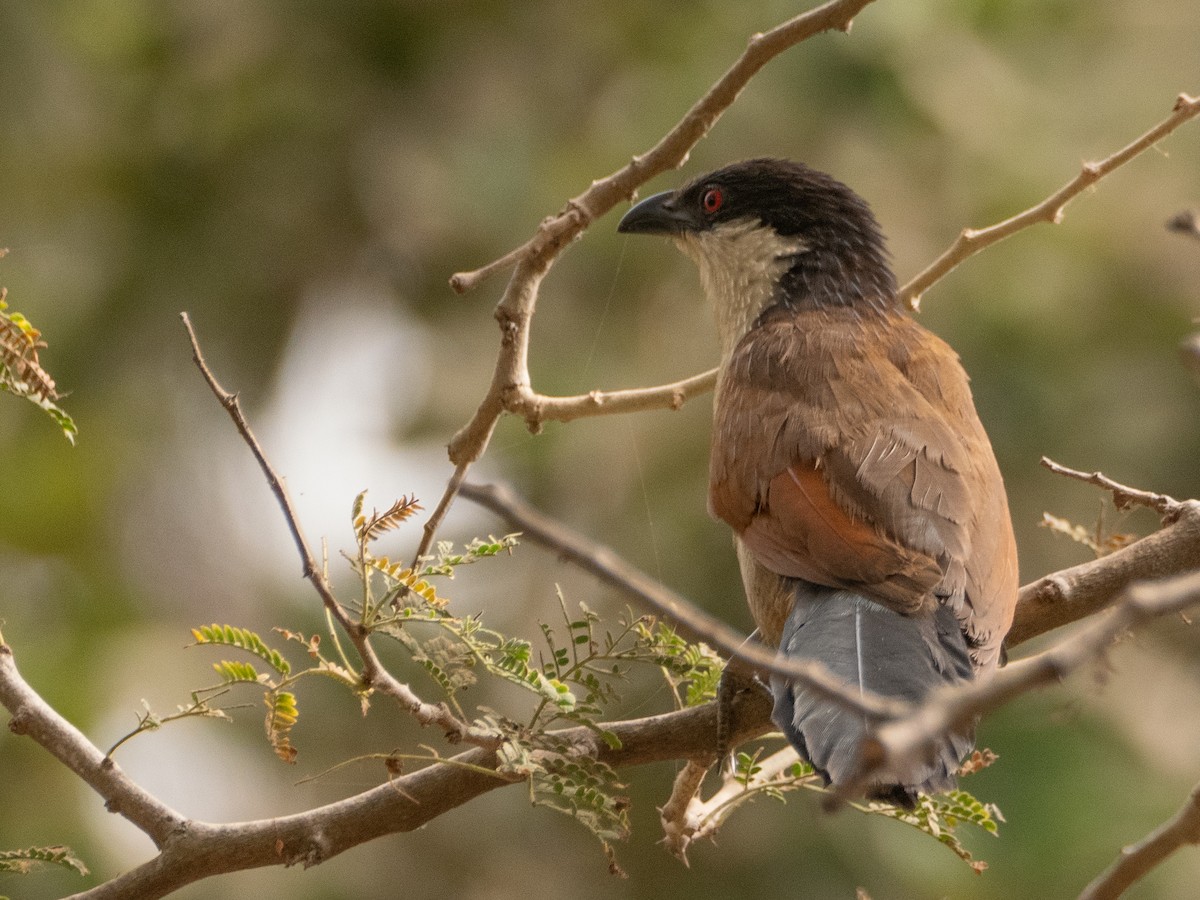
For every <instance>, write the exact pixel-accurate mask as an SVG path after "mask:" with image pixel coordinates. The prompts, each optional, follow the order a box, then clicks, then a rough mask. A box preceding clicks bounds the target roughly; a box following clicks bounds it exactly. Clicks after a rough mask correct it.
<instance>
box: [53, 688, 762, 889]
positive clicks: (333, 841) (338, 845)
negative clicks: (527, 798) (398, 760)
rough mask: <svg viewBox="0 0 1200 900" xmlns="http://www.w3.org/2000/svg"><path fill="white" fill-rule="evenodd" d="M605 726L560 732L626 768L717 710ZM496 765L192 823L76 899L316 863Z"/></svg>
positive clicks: (686, 736) (477, 752)
mask: <svg viewBox="0 0 1200 900" xmlns="http://www.w3.org/2000/svg"><path fill="white" fill-rule="evenodd" d="M766 706H767V702H766V701H765V700H764V699H763V698H762V697H760V696H758V695H745V696H743V697H741V698H739V701H738V703H736V704H735V707H734V710H733V712H734V717H735V734H736V735H737V736H738V738H739V740H743V741H744V740H749V739H750V738H752V737H754V736H755V735H757V734H761V733H762V731H763V730H765V729H764V726H763V724H762V723H764V722H765V721H766V719H767V710H766ZM604 728H605V729H606V730H609V731H612V732H613V733H615V734H616V735H617V737H618V738H619V739H620V748H619V749H612V748H611V747H609V746H608V745H607V744H606V743H604V742H603V741H598V740H597V738H596V734H595V732H594V731H593V730H592V729H589V728H584V727H579V728H571V729H566V730H564V731H560V732H557V735H558V736H559V737H561V738H563V739H565V740H567V741H569V742H570V743H571V744H572V745H574V746H575V747H577V748H578V750H579V752H582V753H589V754H591V755H594V756H596V757H598V758H599V759H601V760H603V761H604V762H606V763H608V764H609V765H611V766H613V767H614V768H626V767H629V766H636V765H645V764H647V763H653V762H662V761H667V760H674V759H681V758H685V757H688V756H690V755H694V754H695V752H696V751H697V748H704V747H711V743H712V735H713V733H714V731H715V729H716V711H715V709H714V708H713V705H712V704H706V705H704V706H700V707H693V708H691V709H685V710H680V711H679V712H673V713H667V714H665V715H660V716H651V717H648V718H645V719H635V720H632V721H627V722H614V723H610V724H606V725H604ZM93 749H94V748H93ZM97 752H98V751H97ZM496 764H497V761H496V757H495V755H494V754H493V753H491V752H489V751H487V750H483V749H473V750H469V751H467V752H466V753H462V754H459V755H458V756H455V757H453V758H452V759H450V760H447V761H445V762H444V763H439V764H435V765H430V766H427V767H426V768H424V769H420V770H419V771H417V772H413V773H411V774H409V775H404V776H402V777H399V778H395V779H393V780H392V781H390V782H388V783H387V784H382V785H380V786H379V787H376V788H373V789H371V790H369V791H365V792H363V793H361V794H359V795H357V796H355V797H350V798H348V799H346V800H341V801H339V802H337V803H331V804H329V805H327V806H321V807H318V808H316V809H312V810H309V811H307V812H303V813H298V814H296V815H292V816H281V817H279V818H272V819H260V820H258V821H253V822H239V823H235V824H230V825H210V824H206V823H202V822H187V823H186V824H185V825H183V826H181V827H179V828H177V829H176V830H175V831H174V832H173V833H172V834H171V836H170V839H169V840H168V841H167V843H166V845H165V846H164V847H163V849H162V853H161V854H160V855H159V856H158V857H156V858H155V859H153V860H151V861H149V862H147V863H145V864H144V865H142V866H139V867H138V868H136V869H133V870H131V871H129V872H126V873H125V874H123V875H120V876H118V877H117V878H114V879H112V880H111V881H109V882H106V883H105V884H103V885H100V886H99V887H96V888H93V889H92V890H90V891H84V892H82V893H80V894H77V895H75V898H76V900H83V898H86V900H118V898H119V900H124V898H126V897H138V898H144V900H152V898H156V897H163V896H166V895H167V894H169V893H171V892H172V891H174V890H178V889H179V888H181V887H183V886H184V885H186V884H191V883H192V882H195V881H200V880H201V879H204V878H207V877H210V876H213V875H221V874H225V873H227V872H237V871H241V870H243V869H251V868H258V867H262V866H276V865H297V864H298V865H302V866H305V867H308V866H314V865H318V864H319V863H322V862H324V861H325V860H327V859H330V858H332V857H334V856H336V855H337V854H339V853H342V852H344V851H346V850H349V849H350V848H352V847H355V846H357V845H359V844H362V843H365V842H367V841H370V840H374V839H375V838H378V837H382V836H384V835H388V834H395V833H397V832H406V831H412V830H413V829H415V828H419V827H421V826H422V825H424V824H426V823H427V822H430V821H432V820H433V819H436V818H437V817H439V816H441V815H443V814H444V813H447V812H449V811H450V810H452V809H454V808H456V807H458V806H461V805H462V804H464V803H466V802H468V801H469V800H472V799H474V798H475V797H477V796H479V795H480V794H483V793H486V792H488V791H491V790H494V789H495V788H498V787H504V786H505V785H507V784H511V783H512V782H513V779H512V778H510V777H508V776H503V775H500V774H499V773H495V772H492V771H490V770H492V769H494V768H495V766H496Z"/></svg>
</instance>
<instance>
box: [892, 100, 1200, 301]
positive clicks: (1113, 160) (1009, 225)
mask: <svg viewBox="0 0 1200 900" xmlns="http://www.w3.org/2000/svg"><path fill="white" fill-rule="evenodd" d="M1197 115H1200V98H1196V97H1189V96H1188V95H1187V94H1180V95H1179V96H1178V97H1177V98H1176V100H1175V106H1174V107H1173V110H1172V112H1171V115H1169V116H1167V118H1165V119H1163V121H1161V122H1159V123H1158V124H1157V125H1155V126H1154V127H1153V128H1151V129H1150V130H1149V131H1147V132H1146V133H1145V134H1143V135H1142V136H1141V137H1139V138H1138V139H1137V140H1135V141H1134V142H1133V143H1131V144H1129V145H1128V146H1126V147H1123V148H1121V149H1120V150H1118V151H1117V152H1116V153H1114V154H1113V155H1112V156H1110V157H1108V158H1107V159H1104V160H1101V161H1100V162H1086V163H1084V164H1083V166H1082V168H1081V169H1080V171H1079V174H1078V175H1076V176H1075V177H1074V178H1073V179H1071V180H1070V181H1069V182H1067V183H1066V184H1064V185H1063V186H1062V187H1061V188H1059V189H1058V190H1057V191H1055V192H1054V193H1053V194H1051V195H1050V196H1049V197H1047V198H1046V199H1045V200H1043V201H1042V202H1041V203H1038V204H1037V205H1035V206H1031V207H1030V208H1029V209H1027V210H1025V211H1024V212H1022V213H1018V214H1017V215H1015V216H1013V217H1012V218H1010V219H1005V220H1004V221H1003V222H997V223H996V224H995V225H990V226H988V227H987V228H980V229H974V228H964V229H963V230H962V233H961V234H959V236H958V238H957V239H956V240H955V241H954V243H953V244H951V245H950V247H949V248H948V249H947V250H946V252H945V253H943V254H942V255H941V256H939V257H938V258H937V259H935V260H934V261H933V262H932V263H930V264H929V266H928V267H926V268H925V269H924V270H923V271H922V272H921V273H920V274H918V275H917V276H916V277H915V278H913V279H912V280H911V281H909V282H908V283H907V284H905V285H904V286H903V287H902V288H900V299H901V300H903V301H904V302H905V303H906V304H907V305H908V307H909V308H910V309H916V308H917V307H918V306H920V303H921V296H922V295H923V294H924V293H925V292H926V291H927V290H929V288H930V287H932V286H933V285H934V284H935V283H936V282H938V281H939V280H941V279H942V278H943V277H945V275H946V274H947V273H949V272H950V271H951V270H952V269H953V268H954V267H955V266H957V265H958V264H959V263H960V262H962V261H963V260H964V259H966V258H967V257H969V256H974V255H975V254H976V253H978V252H979V251H980V250H982V249H983V248H985V247H990V246H991V245H992V244H996V243H999V242H1000V241H1002V240H1004V239H1005V238H1006V237H1011V236H1012V235H1014V234H1016V233H1017V232H1018V231H1021V230H1022V229H1024V228H1028V227H1029V226H1030V225H1034V224H1036V223H1038V222H1049V223H1051V224H1053V225H1057V224H1058V223H1059V222H1061V221H1062V218H1063V215H1064V214H1065V211H1066V206H1067V204H1068V203H1070V202H1071V201H1072V200H1074V199H1075V198H1076V197H1077V196H1079V195H1080V194H1081V193H1083V192H1084V191H1085V190H1087V189H1088V188H1089V187H1091V186H1092V185H1094V184H1095V183H1096V182H1097V181H1099V180H1100V179H1101V178H1103V177H1104V176H1105V175H1108V174H1109V173H1110V172H1112V171H1114V170H1115V169H1118V168H1120V167H1121V166H1123V165H1125V163H1127V162H1129V161H1130V160H1131V159H1133V158H1134V157H1135V156H1137V155H1138V154H1140V153H1142V152H1143V151H1144V150H1147V149H1149V148H1150V147H1153V146H1154V145H1155V144H1156V143H1158V142H1159V141H1161V140H1162V139H1163V138H1165V137H1166V136H1167V135H1169V134H1170V133H1171V132H1172V131H1174V130H1175V129H1176V128H1178V127H1179V126H1180V125H1182V124H1183V123H1184V122H1187V121H1188V120H1190V119H1193V118H1195V117H1196V116H1197Z"/></svg>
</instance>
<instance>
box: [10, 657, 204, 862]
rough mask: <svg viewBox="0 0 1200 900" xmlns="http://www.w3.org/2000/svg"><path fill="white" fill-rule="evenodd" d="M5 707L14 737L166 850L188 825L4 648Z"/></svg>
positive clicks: (110, 810)
mask: <svg viewBox="0 0 1200 900" xmlns="http://www.w3.org/2000/svg"><path fill="white" fill-rule="evenodd" d="M0 704H2V705H3V706H4V708H5V709H7V710H8V711H9V713H11V714H12V719H11V720H9V723H8V728H9V730H10V731H11V732H12V733H13V734H20V735H25V736H27V737H31V738H33V740H35V741H36V742H37V743H39V744H41V745H42V746H43V747H44V748H46V749H47V750H49V751H50V753H51V754H53V755H54V757H55V758H56V759H57V760H58V761H59V762H61V763H62V764H63V765H64V766H66V767H67V768H68V769H70V770H71V771H72V772H74V773H75V774H76V775H78V776H79V777H80V778H81V779H82V780H83V781H84V782H85V783H86V784H87V785H88V786H89V787H90V788H91V789H92V790H94V791H95V792H96V793H97V794H99V795H100V796H101V797H103V798H104V806H105V808H106V809H107V810H108V811H109V812H114V813H117V814H118V815H120V816H122V817H124V818H126V819H128V820H129V821H130V822H132V823H133V824H134V825H136V826H137V827H138V828H140V829H141V830H142V831H144V832H145V833H146V834H147V835H148V836H149V838H150V839H151V840H152V841H154V844H155V846H157V847H160V848H161V847H162V846H163V845H164V844H165V843H166V841H167V839H168V838H169V837H170V835H171V833H172V832H173V831H174V830H175V829H176V828H178V827H179V826H180V825H181V824H182V823H183V822H185V821H186V820H185V819H184V817H183V816H181V815H180V814H179V813H177V812H175V810H173V809H171V808H170V807H169V806H167V805H166V804H165V803H162V802H160V801H159V800H158V799H157V798H155V797H154V796H152V795H151V794H149V793H148V792H146V791H145V790H143V789H142V788H141V787H139V786H138V785H137V784H135V783H134V782H133V781H132V780H131V779H130V778H129V776H127V775H126V774H125V773H124V772H123V771H121V767H120V766H118V765H117V764H116V763H115V762H114V761H113V760H112V759H110V758H109V757H106V756H105V755H104V754H103V753H101V752H100V750H99V749H97V748H96V746H95V745H93V744H92V742H91V741H89V740H88V739H87V738H86V737H84V736H83V733H82V732H80V730H79V729H78V728H76V727H75V726H74V725H72V724H71V723H70V722H68V721H67V720H66V719H64V718H63V717H62V716H60V715H59V714H58V713H57V712H56V711H55V710H54V709H53V707H51V706H50V704H48V703H47V702H46V701H45V700H43V699H42V698H41V697H40V696H38V694H37V692H36V691H34V690H33V688H31V687H30V686H29V685H28V684H27V683H26V682H25V679H24V678H22V677H21V673H20V672H18V671H17V663H16V660H14V659H13V654H12V649H11V648H10V647H9V646H8V645H7V644H3V643H0Z"/></svg>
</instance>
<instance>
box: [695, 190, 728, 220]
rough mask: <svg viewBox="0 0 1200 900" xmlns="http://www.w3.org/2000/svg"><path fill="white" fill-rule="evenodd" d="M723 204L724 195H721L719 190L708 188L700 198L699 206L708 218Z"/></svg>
mask: <svg viewBox="0 0 1200 900" xmlns="http://www.w3.org/2000/svg"><path fill="white" fill-rule="evenodd" d="M724 202H725V195H724V194H722V193H721V189H720V188H709V189H708V190H707V191H705V192H704V196H703V197H701V198H700V204H701V205H702V206H703V207H704V211H705V212H706V213H708V214H709V215H710V216H711V215H712V214H713V213H715V212H716V211H717V210H718V209H720V208H721V204H722V203H724Z"/></svg>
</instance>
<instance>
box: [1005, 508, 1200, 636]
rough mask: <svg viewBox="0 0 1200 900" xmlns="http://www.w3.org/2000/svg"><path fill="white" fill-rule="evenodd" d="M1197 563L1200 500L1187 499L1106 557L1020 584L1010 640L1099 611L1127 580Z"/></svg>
mask: <svg viewBox="0 0 1200 900" xmlns="http://www.w3.org/2000/svg"><path fill="white" fill-rule="evenodd" d="M1198 564H1200V502H1198V501H1196V500H1186V501H1182V502H1180V503H1179V507H1178V513H1177V517H1176V518H1175V520H1174V521H1173V522H1171V524H1169V525H1167V526H1166V527H1165V528H1161V529H1159V530H1158V531H1156V532H1154V533H1153V534H1150V535H1147V536H1146V537H1144V538H1142V539H1141V540H1140V541H1136V542H1135V543H1133V544H1130V545H1129V546H1128V547H1122V548H1121V549H1120V550H1117V551H1115V552H1113V553H1110V554H1108V555H1107V556H1103V557H1101V558H1099V559H1093V560H1090V561H1088V562H1085V563H1082V564H1080V565H1078V566H1073V567H1072V568H1070V569H1064V570H1062V571H1061V572H1055V573H1053V574H1051V575H1046V576H1044V577H1043V578H1039V579H1038V580H1037V581H1034V582H1031V583H1030V584H1027V585H1025V586H1024V587H1023V588H1021V593H1020V596H1019V598H1018V601H1017V615H1016V618H1015V619H1014V620H1013V627H1012V630H1011V631H1009V633H1008V645H1009V646H1010V647H1015V646H1017V645H1018V644H1021V643H1024V642H1025V641H1027V640H1029V639H1030V638H1034V637H1037V636H1038V635H1039V634H1044V633H1045V632H1047V631H1050V630H1052V629H1055V628H1058V627H1060V626H1062V625H1067V624H1069V623H1071V622H1077V621H1079V620H1080V619H1083V618H1086V617H1087V616H1090V615H1092V614H1093V613H1096V612H1099V611H1100V610H1101V609H1103V608H1104V607H1106V606H1108V604H1110V603H1111V602H1112V600H1113V598H1114V597H1116V596H1117V595H1118V594H1119V593H1120V592H1121V591H1122V590H1124V589H1125V588H1126V587H1128V586H1129V585H1130V584H1133V583H1135V582H1138V581H1153V580H1156V579H1160V578H1167V577H1169V576H1173V575H1179V574H1182V573H1184V572H1191V571H1194V570H1195V569H1196V567H1197V565H1198Z"/></svg>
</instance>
